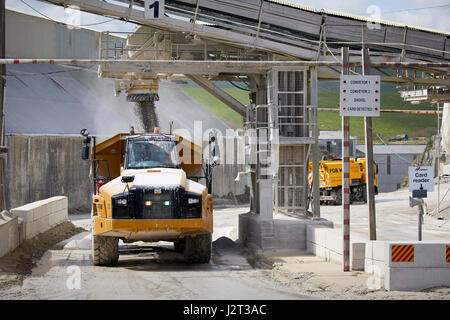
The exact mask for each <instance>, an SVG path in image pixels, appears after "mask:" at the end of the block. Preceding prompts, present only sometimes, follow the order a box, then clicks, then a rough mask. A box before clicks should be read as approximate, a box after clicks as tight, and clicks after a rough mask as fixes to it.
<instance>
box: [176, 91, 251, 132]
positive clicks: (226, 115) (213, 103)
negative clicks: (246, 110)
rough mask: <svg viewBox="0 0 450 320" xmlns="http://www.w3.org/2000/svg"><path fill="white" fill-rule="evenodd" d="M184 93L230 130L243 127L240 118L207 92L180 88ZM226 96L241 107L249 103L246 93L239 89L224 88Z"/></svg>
mask: <svg viewBox="0 0 450 320" xmlns="http://www.w3.org/2000/svg"><path fill="white" fill-rule="evenodd" d="M181 89H182V90H183V91H184V93H186V94H187V95H188V96H190V97H191V98H192V99H194V100H195V101H197V102H198V103H199V104H200V105H201V106H202V107H203V108H205V109H206V110H208V111H209V112H211V113H212V114H213V115H215V116H216V117H217V118H219V119H220V120H222V121H223V122H225V123H226V124H228V125H229V126H230V127H232V128H240V127H242V125H243V121H242V116H241V115H240V114H239V113H237V112H236V111H234V110H233V109H231V108H230V107H228V106H227V105H225V104H224V103H223V102H221V101H220V100H218V99H217V98H216V97H214V96H213V95H212V94H210V93H209V92H207V91H205V90H204V89H201V88H191V87H182V88H181ZM224 91H226V92H227V93H228V94H230V95H231V96H232V97H233V98H235V99H236V100H238V101H239V102H240V103H242V104H243V105H247V104H249V103H250V99H249V97H248V92H247V91H243V90H240V89H237V88H236V89H234V88H225V89H224Z"/></svg>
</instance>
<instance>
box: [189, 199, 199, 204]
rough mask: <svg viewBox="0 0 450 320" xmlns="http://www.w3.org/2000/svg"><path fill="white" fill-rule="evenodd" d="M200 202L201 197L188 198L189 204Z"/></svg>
mask: <svg viewBox="0 0 450 320" xmlns="http://www.w3.org/2000/svg"><path fill="white" fill-rule="evenodd" d="M198 202H199V199H196V198H188V203H189V204H194V203H198Z"/></svg>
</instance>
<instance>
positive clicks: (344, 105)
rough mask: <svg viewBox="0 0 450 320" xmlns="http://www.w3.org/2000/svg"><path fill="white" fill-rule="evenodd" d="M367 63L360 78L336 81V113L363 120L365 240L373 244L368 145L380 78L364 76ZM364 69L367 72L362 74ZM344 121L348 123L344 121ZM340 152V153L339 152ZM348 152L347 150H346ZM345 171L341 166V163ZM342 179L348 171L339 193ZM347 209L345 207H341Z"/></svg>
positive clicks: (344, 76) (377, 106)
mask: <svg viewBox="0 0 450 320" xmlns="http://www.w3.org/2000/svg"><path fill="white" fill-rule="evenodd" d="M363 60H368V54H367V55H365V54H363ZM368 68H369V63H368V62H365V63H364V68H363V73H364V75H348V72H347V73H346V74H345V73H343V74H342V75H341V79H340V103H339V106H340V108H339V112H340V115H341V116H342V119H343V121H344V119H349V118H348V117H365V129H366V130H365V131H366V173H367V186H366V188H367V203H368V205H369V238H370V240H376V219H375V186H374V179H375V173H374V169H373V142H372V118H371V117H379V116H380V91H381V89H380V88H381V79H380V76H370V75H365V74H366V73H368ZM366 69H367V70H366ZM347 121H348V120H347ZM346 128H349V124H347V125H344V124H343V130H344V131H345V129H346ZM343 137H344V138H343V140H342V143H343V145H344V146H345V145H347V146H348V145H349V142H348V138H347V137H345V134H344V133H343ZM343 150H344V149H343ZM347 152H348V150H347ZM348 156H349V155H348V153H347V154H346V155H344V153H343V155H342V158H343V161H344V162H345V160H346V159H347V160H348ZM342 168H343V170H345V163H343V167H342ZM345 177H347V178H348V177H349V171H343V184H342V189H343V191H344V193H345V191H347V192H349V191H348V190H346V186H345V185H344V179H345ZM345 206H348V205H345Z"/></svg>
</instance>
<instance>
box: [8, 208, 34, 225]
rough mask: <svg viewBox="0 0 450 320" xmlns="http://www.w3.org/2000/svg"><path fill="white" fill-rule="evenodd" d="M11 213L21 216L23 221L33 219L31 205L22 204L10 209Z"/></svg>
mask: <svg viewBox="0 0 450 320" xmlns="http://www.w3.org/2000/svg"><path fill="white" fill-rule="evenodd" d="M11 213H12V214H15V215H16V216H18V217H19V218H21V219H22V220H23V221H25V223H27V222H28V221H33V220H34V212H33V208H31V206H28V207H26V206H22V207H19V208H14V209H11Z"/></svg>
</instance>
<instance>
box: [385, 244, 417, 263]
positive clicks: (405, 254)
mask: <svg viewBox="0 0 450 320" xmlns="http://www.w3.org/2000/svg"><path fill="white" fill-rule="evenodd" d="M391 261H392V262H414V245H412V244H409V245H408V244H400V245H393V246H392V249H391Z"/></svg>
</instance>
